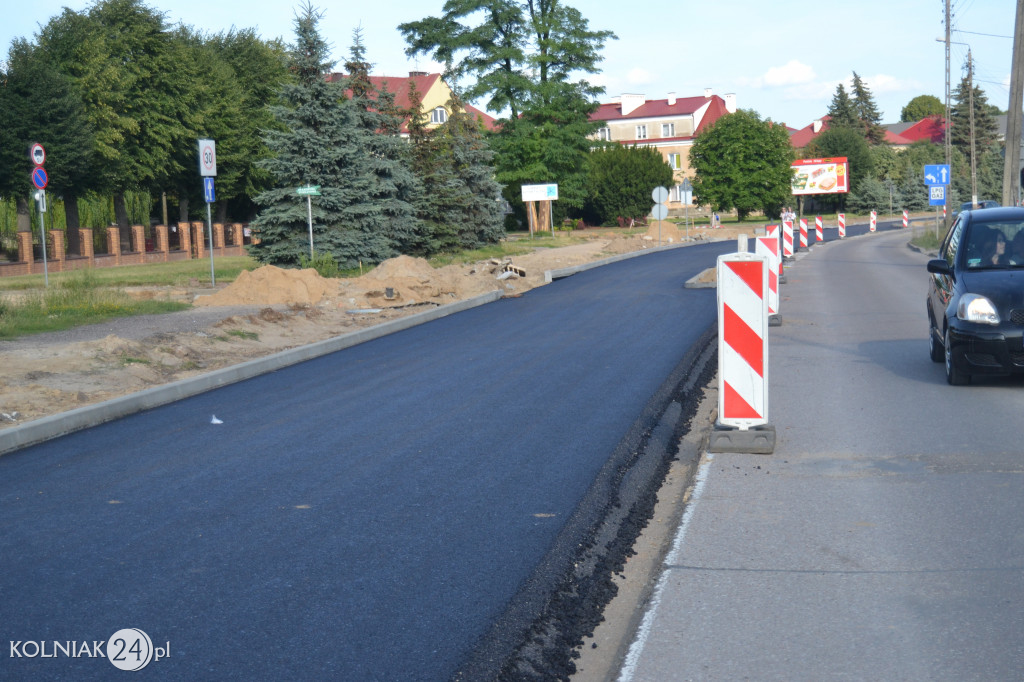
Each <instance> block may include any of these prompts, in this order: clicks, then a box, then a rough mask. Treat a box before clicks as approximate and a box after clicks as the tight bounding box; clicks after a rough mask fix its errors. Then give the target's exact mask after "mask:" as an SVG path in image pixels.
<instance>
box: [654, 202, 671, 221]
mask: <svg viewBox="0 0 1024 682" xmlns="http://www.w3.org/2000/svg"><path fill="white" fill-rule="evenodd" d="M651 217H652V218H654V219H655V220H664V219H665V218H667V217H668V206H666V205H665V204H655V205H654V206H653V207H652V208H651Z"/></svg>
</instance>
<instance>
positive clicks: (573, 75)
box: [399, 0, 614, 220]
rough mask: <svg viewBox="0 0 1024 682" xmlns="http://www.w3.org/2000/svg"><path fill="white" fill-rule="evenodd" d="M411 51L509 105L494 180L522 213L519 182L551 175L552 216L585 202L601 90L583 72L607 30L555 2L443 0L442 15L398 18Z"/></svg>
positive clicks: (589, 70) (591, 66)
mask: <svg viewBox="0 0 1024 682" xmlns="http://www.w3.org/2000/svg"><path fill="white" fill-rule="evenodd" d="M399 30H401V31H402V33H403V35H404V36H405V39H406V42H407V43H408V44H409V47H408V48H407V50H406V53H407V54H408V55H410V56H412V55H417V54H429V55H431V56H432V57H433V58H434V59H435V60H437V61H440V62H443V63H445V65H446V68H445V77H446V79H448V80H450V81H452V82H453V83H455V82H457V81H459V80H460V79H462V78H468V79H470V80H472V81H473V82H471V83H469V84H467V85H466V86H465V87H464V88H462V87H461V85H459V86H458V87H459V89H461V90H462V91H463V93H464V94H463V97H464V98H465V99H466V100H468V101H472V100H475V99H477V98H486V99H487V105H486V106H487V108H488V109H489V110H490V111H493V112H496V113H502V112H505V111H507V112H508V113H509V115H508V117H507V118H505V119H502V120H501V121H500V122H499V123H500V132H499V133H498V134H497V135H496V139H495V140H493V141H492V148H493V149H494V150H495V153H496V155H497V156H496V167H497V177H498V181H499V182H501V183H502V184H503V185H504V186H505V190H504V194H505V198H506V199H507V200H508V201H509V202H510V203H512V204H513V206H516V207H517V208H518V209H519V210H520V212H521V211H522V204H521V202H520V190H519V188H520V186H521V185H523V184H527V183H548V182H553V183H558V185H559V192H558V193H559V201H558V202H557V203H556V205H555V218H556V220H558V219H559V218H560V217H561V216H564V215H565V214H566V212H568V211H570V210H577V211H578V210H580V209H582V206H583V202H584V200H585V197H586V189H585V188H586V164H587V155H588V152H589V148H590V144H589V142H588V140H587V138H588V137H589V135H590V134H591V133H592V132H593V131H594V130H596V129H597V126H598V125H599V124H598V123H596V122H591V121H590V118H589V117H590V114H592V113H593V112H594V111H596V109H597V106H598V105H597V102H596V99H595V98H596V97H597V96H598V95H599V94H600V93H601V92H603V88H599V87H596V86H594V85H592V84H591V83H589V82H588V81H586V80H585V79H581V78H580V76H581V75H582V76H586V75H587V74H593V73H597V71H598V66H597V65H598V63H599V62H600V60H601V56H600V51H601V48H602V47H603V46H604V43H605V41H606V40H608V39H611V38H614V34H613V33H612V32H610V31H594V30H591V29H590V27H589V24H588V21H587V20H586V19H585V18H584V17H583V16H582V15H581V14H580V13H579V11H577V10H576V9H574V8H572V7H569V6H568V5H566V4H565V3H562V2H559V1H558V0H527V1H526V2H514V1H512V0H497V1H492V0H448V1H447V2H446V3H445V4H444V8H443V14H442V16H440V17H428V18H427V19H423V20H421V21H416V22H409V23H406V24H402V25H401V26H399Z"/></svg>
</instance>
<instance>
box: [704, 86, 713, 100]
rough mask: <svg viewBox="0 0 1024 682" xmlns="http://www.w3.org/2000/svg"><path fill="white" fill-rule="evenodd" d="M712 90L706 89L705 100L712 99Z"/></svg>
mask: <svg viewBox="0 0 1024 682" xmlns="http://www.w3.org/2000/svg"><path fill="white" fill-rule="evenodd" d="M711 94H712V93H711V88H704V98H705V99H711Z"/></svg>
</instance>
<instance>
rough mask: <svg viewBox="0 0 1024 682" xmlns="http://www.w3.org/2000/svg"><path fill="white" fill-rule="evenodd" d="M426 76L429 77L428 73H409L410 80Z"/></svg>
mask: <svg viewBox="0 0 1024 682" xmlns="http://www.w3.org/2000/svg"><path fill="white" fill-rule="evenodd" d="M426 75H427V72H426V71H410V72H409V78H418V77H420V76H426Z"/></svg>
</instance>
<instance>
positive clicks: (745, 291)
mask: <svg viewBox="0 0 1024 682" xmlns="http://www.w3.org/2000/svg"><path fill="white" fill-rule="evenodd" d="M768 270H769V267H768V259H767V258H765V257H764V256H760V255H757V254H753V253H730V254H725V255H723V256H719V257H718V272H717V274H718V370H719V371H718V384H719V386H718V388H719V390H718V421H719V423H720V424H722V425H723V426H727V427H734V428H738V429H740V430H744V431H745V430H748V429H750V428H751V427H754V426H759V425H762V424H766V423H767V422H768V297H767V292H768Z"/></svg>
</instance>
